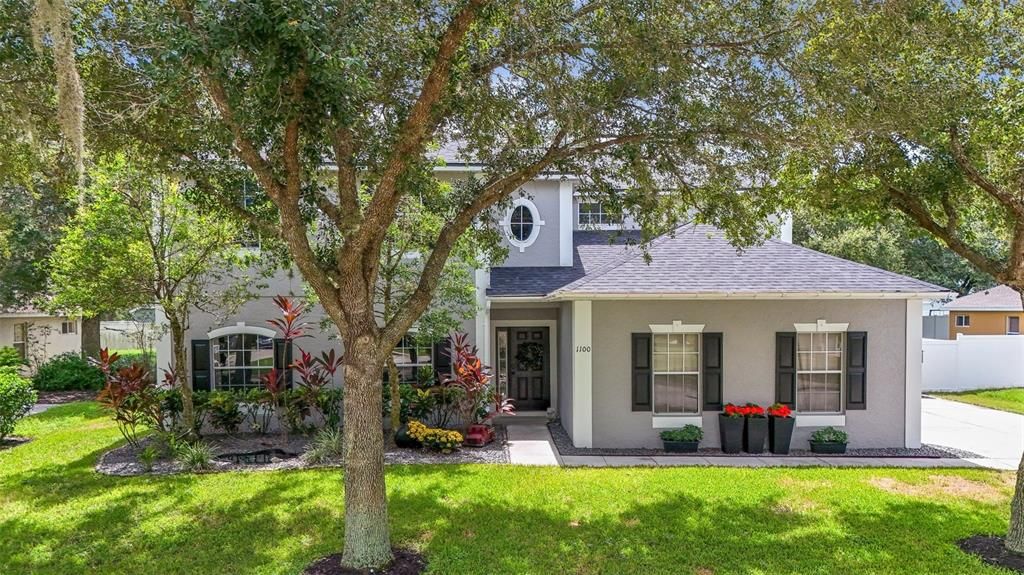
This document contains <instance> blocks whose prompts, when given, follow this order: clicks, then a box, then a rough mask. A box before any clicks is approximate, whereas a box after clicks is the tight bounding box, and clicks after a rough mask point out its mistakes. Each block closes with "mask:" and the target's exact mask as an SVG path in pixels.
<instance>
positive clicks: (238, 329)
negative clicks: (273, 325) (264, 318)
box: [206, 321, 277, 339]
mask: <svg viewBox="0 0 1024 575" xmlns="http://www.w3.org/2000/svg"><path fill="white" fill-rule="evenodd" d="M238 333H241V334H255V335H262V336H264V337H269V338H274V337H276V336H277V332H275V331H274V330H272V329H270V328H266V327H256V326H254V325H245V322H244V321H240V322H238V323H236V324H235V325H231V326H227V327H220V328H217V329H215V330H213V331H210V332H207V334H206V337H207V338H208V339H214V338H217V337H223V336H225V335H234V334H238Z"/></svg>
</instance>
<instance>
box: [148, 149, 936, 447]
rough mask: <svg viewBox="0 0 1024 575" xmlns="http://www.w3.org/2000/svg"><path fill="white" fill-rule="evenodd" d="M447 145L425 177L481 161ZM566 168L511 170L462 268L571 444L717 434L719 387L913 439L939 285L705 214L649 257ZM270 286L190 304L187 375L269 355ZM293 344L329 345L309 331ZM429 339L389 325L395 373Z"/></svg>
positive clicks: (473, 329)
mask: <svg viewBox="0 0 1024 575" xmlns="http://www.w3.org/2000/svg"><path fill="white" fill-rule="evenodd" d="M446 160H448V163H447V165H445V166H443V167H441V168H439V169H438V177H439V178H445V179H454V178H466V177H473V173H474V172H476V171H479V170H480V167H479V166H477V165H474V164H472V163H465V162H459V161H458V158H455V157H448V158H446ZM578 184H579V182H578V181H577V180H575V179H573V178H570V177H563V176H557V175H545V176H541V177H539V178H538V179H536V180H534V181H532V182H530V183H528V184H526V185H524V186H523V189H522V193H521V194H520V195H519V196H518V197H516V198H515V199H514V201H513V202H512V203H511V205H510V207H509V208H508V210H507V211H506V212H505V213H503V214H500V216H499V219H500V225H501V227H502V228H503V229H504V230H505V232H506V236H507V242H508V247H509V256H508V259H507V260H506V261H505V262H504V263H503V264H502V265H501V266H500V267H494V268H492V269H489V270H478V271H477V272H476V285H477V302H478V310H479V311H478V313H477V316H476V319H475V321H470V322H467V323H466V325H465V326H464V329H465V331H466V332H467V333H469V334H470V336H471V337H472V338H473V340H474V341H475V342H476V344H477V345H478V346H479V347H480V349H481V355H482V356H483V359H484V361H485V362H486V363H488V364H489V365H491V366H492V367H493V369H494V372H495V374H496V382H497V385H498V386H499V388H500V389H501V390H503V391H505V392H507V393H508V395H509V396H511V397H512V398H513V399H514V400H515V402H516V404H517V407H518V409H519V411H520V413H545V412H548V413H550V414H552V415H554V416H557V417H558V418H560V419H561V422H562V424H563V426H564V427H565V429H566V430H567V431H568V433H569V434H570V435H571V436H572V440H573V443H574V444H575V445H577V446H580V447H659V446H660V441H659V438H658V433H659V431H660V430H661V429H663V428H670V427H681V426H682V425H684V424H687V423H692V424H695V425H698V426H701V427H703V428H704V431H705V440H704V444H705V445H707V446H717V445H718V433H717V426H718V418H717V415H718V413H719V412H720V411H721V410H722V407H723V405H724V404H725V403H727V402H733V403H745V402H756V403H759V404H761V405H768V404H772V403H775V402H779V403H785V404H788V405H790V406H791V407H793V408H794V409H795V410H796V412H797V425H798V430H797V433H796V436H795V441H796V442H797V443H795V444H794V445H799V444H800V442H801V441H805V440H806V439H807V437H808V436H809V435H810V433H811V431H813V429H815V428H818V427H822V426H826V425H831V426H835V427H840V428H844V429H845V430H846V431H847V432H848V433H849V434H850V443H851V445H852V446H853V447H903V446H908V447H917V446H919V445H920V411H921V410H920V396H921V394H920V390H921V349H922V347H921V346H922V343H921V331H922V322H921V316H922V301H923V300H925V299H938V298H942V297H946V296H948V290H946V289H944V288H941V287H939V286H935V285H932V284H929V283H926V282H922V281H918V280H915V279H911V278H907V277H904V276H900V275H898V274H894V273H891V272H887V271H883V270H880V269H876V268H872V267H868V266H865V265H861V264H857V263H853V262H849V261H846V260H842V259H839V258H835V257H832V256H829V255H825V254H821V253H818V252H815V251H812V250H809V249H805V248H802V247H799V246H795V245H792V244H790V243H788V242H786V241H781V240H770V241H768V242H766V243H765V244H763V245H760V246H754V247H750V248H747V249H745V250H743V252H742V253H738V252H737V250H736V248H734V247H733V246H732V245H730V244H729V242H728V241H727V240H726V238H725V237H724V235H723V234H722V233H721V232H720V231H718V230H716V229H714V228H712V227H707V226H693V225H683V226H680V227H679V228H678V229H677V230H676V231H675V232H674V233H672V234H668V235H665V236H663V237H660V238H657V239H655V240H654V241H653V242H652V243H651V244H650V245H649V246H648V253H649V256H650V263H648V259H647V258H645V254H644V252H643V251H642V250H641V249H639V248H638V247H637V246H636V245H635V244H636V242H637V240H638V239H639V234H638V233H637V232H636V231H635V230H631V229H629V228H632V227H635V226H633V225H632V223H631V221H630V219H629V218H628V217H627V218H625V222H620V221H619V220H618V219H617V218H616V217H614V215H612V214H609V213H607V212H606V211H605V210H604V209H603V207H602V206H601V205H600V203H597V202H593V201H591V200H589V199H587V198H586V197H585V196H581V195H580V193H579V189H578ZM786 235H787V234H786V233H785V232H784V233H783V237H785V236H786ZM279 293H280V294H292V295H299V296H301V295H302V293H303V289H302V284H301V278H298V277H297V276H296V275H294V274H280V275H279V276H278V277H277V278H275V279H274V280H273V281H272V282H271V285H270V287H269V288H268V289H267V290H264V292H263V295H262V297H260V298H258V299H256V300H253V301H251V302H249V303H248V304H246V305H245V306H244V307H243V309H242V310H241V311H240V312H239V313H237V314H235V315H233V316H231V317H229V318H228V319H227V320H226V321H220V320H217V319H215V318H214V317H213V316H210V315H207V314H203V313H196V314H194V316H193V318H192V320H191V328H190V330H189V332H188V337H189V339H190V340H191V341H190V346H189V349H190V363H191V365H190V367H191V369H192V372H193V379H194V382H195V383H194V385H195V387H196V388H199V389H242V388H246V387H253V386H257V385H259V376H260V375H262V374H263V373H265V372H266V371H267V370H269V369H270V368H271V367H273V366H274V365H277V366H279V367H280V366H283V365H284V363H285V361H286V360H285V357H286V354H287V353H288V350H285V349H283V342H281V341H280V340H276V339H275V333H274V332H273V331H272V330H271V329H269V328H268V326H267V323H266V321H267V319H269V318H271V317H275V315H276V312H275V310H274V308H273V306H272V305H271V301H270V298H271V297H272V296H273V295H275V294H279ZM323 317H324V314H323V312H322V310H320V309H319V308H317V309H314V310H313V317H312V318H311V319H310V320H309V321H310V322H311V323H313V324H315V323H316V322H317V321H318V320H320V319H322V318H323ZM296 345H299V346H301V347H303V348H304V349H306V350H307V351H314V352H317V351H318V350H319V349H325V348H330V347H333V348H340V342H338V341H335V340H331V339H329V338H327V337H324V336H321V337H313V338H306V339H303V340H301V341H299V342H296ZM444 348H445V346H444V345H439V346H435V347H434V348H433V349H430V348H424V349H417V348H416V347H414V346H413V345H411V342H403V345H402V346H401V347H400V349H399V350H397V352H396V357H397V358H398V360H399V364H400V366H401V368H402V369H403V370H404V374H403V379H410V378H412V374H413V373H415V371H417V370H418V369H434V370H436V371H442V372H443V371H446V370H448V369H449V366H448V363H447V362H448V360H447V357H446V354H445V353H444ZM160 349H161V350H164V351H162V354H163V355H162V356H161V357H160V358H159V360H158V362H159V365H166V364H167V363H168V361H169V358H168V357H167V349H168V348H167V346H161V347H160Z"/></svg>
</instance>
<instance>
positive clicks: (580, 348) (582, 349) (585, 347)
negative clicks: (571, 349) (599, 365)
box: [576, 345, 590, 353]
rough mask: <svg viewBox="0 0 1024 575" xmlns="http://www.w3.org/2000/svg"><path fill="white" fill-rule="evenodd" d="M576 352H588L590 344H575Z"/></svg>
mask: <svg viewBox="0 0 1024 575" xmlns="http://www.w3.org/2000/svg"><path fill="white" fill-rule="evenodd" d="M576 353H590V346H589V345H577V346H576Z"/></svg>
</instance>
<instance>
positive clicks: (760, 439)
mask: <svg viewBox="0 0 1024 575" xmlns="http://www.w3.org/2000/svg"><path fill="white" fill-rule="evenodd" d="M746 420H747V428H746V432H745V433H744V434H743V451H746V452H747V453H764V442H765V440H766V439H768V418H767V417H747V418H746Z"/></svg>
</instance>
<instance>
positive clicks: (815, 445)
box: [811, 441, 846, 455]
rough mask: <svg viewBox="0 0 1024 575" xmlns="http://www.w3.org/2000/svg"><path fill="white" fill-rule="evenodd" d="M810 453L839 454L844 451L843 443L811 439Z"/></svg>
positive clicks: (844, 445)
mask: <svg viewBox="0 0 1024 575" xmlns="http://www.w3.org/2000/svg"><path fill="white" fill-rule="evenodd" d="M811 453H823V454H833V455H835V454H839V453H846V444H845V443H831V442H829V443H825V442H818V441H812V442H811Z"/></svg>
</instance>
